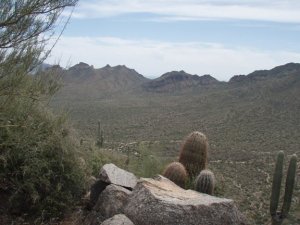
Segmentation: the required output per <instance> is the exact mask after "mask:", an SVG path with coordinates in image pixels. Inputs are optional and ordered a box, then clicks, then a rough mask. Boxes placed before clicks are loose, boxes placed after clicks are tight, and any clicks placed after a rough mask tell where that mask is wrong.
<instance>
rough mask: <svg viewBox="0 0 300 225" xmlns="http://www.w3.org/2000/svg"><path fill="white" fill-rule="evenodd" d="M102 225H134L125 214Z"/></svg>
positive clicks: (116, 216)
mask: <svg viewBox="0 0 300 225" xmlns="http://www.w3.org/2000/svg"><path fill="white" fill-rule="evenodd" d="M101 225H134V224H133V223H132V222H131V220H130V219H128V218H127V217H126V216H125V215H124V214H118V215H115V216H114V217H112V218H110V219H107V220H105V221H104V222H103V223H101Z"/></svg>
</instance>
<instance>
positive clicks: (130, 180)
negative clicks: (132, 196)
mask: <svg viewBox="0 0 300 225" xmlns="http://www.w3.org/2000/svg"><path fill="white" fill-rule="evenodd" d="M98 178H99V180H101V181H103V182H105V183H109V184H116V185H119V186H122V187H125V188H127V189H129V190H132V189H133V188H134V187H135V185H136V184H137V178H136V176H135V175H134V174H133V173H130V172H127V171H126V170H123V169H120V168H119V167H117V166H116V165H114V164H112V163H110V164H105V165H104V166H103V167H102V169H101V170H100V173H99V176H98Z"/></svg>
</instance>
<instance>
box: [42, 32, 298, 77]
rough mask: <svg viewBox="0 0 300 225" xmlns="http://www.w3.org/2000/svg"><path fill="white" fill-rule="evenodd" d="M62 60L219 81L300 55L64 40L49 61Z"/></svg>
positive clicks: (149, 74) (112, 39)
mask: <svg viewBox="0 0 300 225" xmlns="http://www.w3.org/2000/svg"><path fill="white" fill-rule="evenodd" d="M58 60H60V62H61V64H62V66H66V65H67V66H70V65H73V64H76V63H78V62H86V63H88V64H91V65H94V66H95V67H96V68H100V67H103V66H105V65H106V64H110V65H112V66H114V65H120V64H121V65H126V66H128V67H130V68H133V69H136V70H137V71H138V72H139V73H141V74H143V75H145V76H147V77H152V78H153V77H158V76H160V75H162V74H163V73H165V72H169V71H173V70H185V71H186V72H188V73H191V74H198V75H203V74H211V75H213V76H214V77H215V78H217V79H219V80H228V79H229V78H230V77H231V76H233V75H236V74H247V73H250V72H252V71H254V70H256V69H268V68H272V67H274V66H278V65H280V64H285V63H287V62H292V61H293V62H300V53H297V52H287V51H261V50H259V49H251V48H245V47H237V48H227V47H225V46H223V45H222V44H218V43H202V42H185V43H179V42H161V41H152V40H126V39H120V38H116V37H98V38H91V37H61V40H60V41H59V42H58V44H57V46H56V47H55V48H54V50H53V52H52V55H51V57H50V58H49V59H48V60H47V62H49V63H56V62H57V61H58Z"/></svg>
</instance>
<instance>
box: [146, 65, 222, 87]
mask: <svg viewBox="0 0 300 225" xmlns="http://www.w3.org/2000/svg"><path fill="white" fill-rule="evenodd" d="M218 82H219V81H218V80H216V79H215V78H213V77H212V76H211V75H208V74H206V75H203V76H198V75H197V74H195V75H192V74H189V73H186V72H185V71H184V70H180V71H171V72H168V73H165V74H163V75H161V76H160V77H159V78H156V79H154V80H151V81H149V82H147V83H145V84H144V88H145V89H146V90H150V91H159V92H170V91H178V90H183V89H186V88H190V87H197V86H199V85H209V84H214V83H218Z"/></svg>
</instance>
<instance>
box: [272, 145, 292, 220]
mask: <svg viewBox="0 0 300 225" xmlns="http://www.w3.org/2000/svg"><path fill="white" fill-rule="evenodd" d="M283 158H284V153H283V152H282V151H280V152H279V153H278V155H277V160H276V165H275V172H274V176H273V184H272V193H271V200H270V214H271V218H272V225H280V224H282V223H283V220H284V219H285V218H287V216H288V213H289V210H290V207H291V203H292V195H293V190H294V185H295V177H296V168H297V156H296V155H293V156H292V157H291V159H290V163H289V167H288V171H287V177H286V182H285V192H284V198H283V205H282V208H281V211H277V209H278V204H279V198H280V189H281V180H282V171H283Z"/></svg>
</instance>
